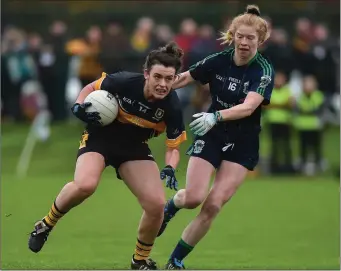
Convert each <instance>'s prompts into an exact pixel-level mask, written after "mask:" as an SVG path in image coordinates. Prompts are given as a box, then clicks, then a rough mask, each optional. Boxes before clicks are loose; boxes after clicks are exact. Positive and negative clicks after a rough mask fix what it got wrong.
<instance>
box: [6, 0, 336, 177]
mask: <svg viewBox="0 0 341 271" xmlns="http://www.w3.org/2000/svg"><path fill="white" fill-rule="evenodd" d="M246 4H248V3H247V2H245V1H227V2H222V1H221V2H210V3H208V2H205V1H177V2H174V3H171V2H168V1H158V2H155V1H154V2H153V1H146V2H143V1H142V2H135V1H29V2H25V1H3V9H2V10H3V14H2V24H1V33H2V41H1V43H2V44H1V45H2V46H1V50H2V54H1V64H2V69H1V79H2V80H1V81H2V85H1V86H2V90H1V114H2V122H3V123H7V122H12V123H17V124H18V125H19V124H20V123H22V122H27V121H32V120H33V119H34V117H35V116H36V115H37V114H38V112H39V111H40V110H42V109H43V108H45V109H47V110H48V111H49V113H50V116H51V120H52V123H57V122H67V121H69V120H70V106H71V105H72V103H73V102H74V101H75V99H76V97H77V95H78V93H79V91H80V90H81V88H82V87H83V86H85V85H86V84H88V83H89V82H92V81H94V80H95V79H96V78H98V77H99V76H100V74H101V72H102V71H105V72H107V73H114V72H116V71H118V70H129V71H135V72H141V71H142V65H143V62H144V58H145V56H146V55H147V54H148V52H149V51H150V50H152V49H154V48H157V47H158V46H162V45H164V44H166V43H167V42H169V41H171V40H175V41H176V42H177V43H178V45H179V46H180V47H181V48H182V49H183V50H184V51H185V58H184V63H183V70H186V69H187V68H188V67H189V66H190V65H191V64H193V63H195V62H197V61H199V60H201V59H203V58H204V57H206V56H208V55H209V54H212V53H214V52H217V51H220V50H224V49H226V47H222V46H220V44H219V42H218V41H217V37H218V35H219V32H220V31H226V29H227V28H228V26H229V24H230V22H231V19H232V18H233V16H235V15H236V14H238V13H240V12H242V11H243V9H244V8H245V6H246ZM257 4H258V5H259V6H260V8H261V12H262V15H263V16H265V18H266V19H267V20H268V22H269V23H270V25H271V29H272V35H271V38H270V39H269V41H267V42H266V43H265V44H264V45H263V46H262V48H261V49H260V51H261V52H262V53H264V55H266V56H267V57H268V58H270V59H271V61H272V63H273V65H274V67H275V70H276V72H277V76H276V79H275V89H276V91H274V93H273V96H272V105H270V106H269V107H268V108H266V109H265V110H264V118H263V121H264V127H265V128H266V131H265V132H263V136H264V137H267V138H268V140H269V141H270V142H269V148H268V153H267V154H266V155H265V154H264V155H262V156H264V157H263V160H262V163H261V166H262V167H263V171H264V172H268V173H269V172H272V173H274V174H276V173H283V172H284V173H290V172H291V173H293V172H297V171H300V172H304V173H305V174H310V175H311V174H315V173H317V172H318V171H324V170H326V169H327V167H328V166H330V163H328V157H325V155H324V148H325V144H324V143H323V142H324V139H325V137H324V134H325V133H328V130H330V126H333V127H334V126H339V102H340V101H339V88H340V35H339V33H340V25H339V1H333V0H321V1H258V2H257ZM177 92H178V94H179V96H180V99H181V103H182V105H183V109H184V112H185V118H186V121H188V120H189V119H190V116H191V114H192V113H193V112H194V111H202V110H206V109H207V107H208V106H209V104H210V97H209V93H208V87H207V86H203V87H200V86H191V87H188V88H186V89H180V90H177ZM308 96H309V97H311V98H306V97H308ZM337 129H338V128H337ZM337 129H336V130H337ZM331 130H333V129H331ZM295 138H297V141H298V145H297V144H296V145H295V146H294V145H293V144H292V142H293V141H294V140H295ZM333 140H335V141H336V140H339V136H337V137H335V139H334V138H333ZM280 144H284V145H285V146H284V147H283V148H282V149H283V151H281V152H279V151H277V150H278V148H277V147H278V146H279V145H280ZM335 144H338V143H337V142H335ZM263 162H264V163H263ZM336 162H337V163H336V164H339V162H338V161H336ZM335 171H338V169H335Z"/></svg>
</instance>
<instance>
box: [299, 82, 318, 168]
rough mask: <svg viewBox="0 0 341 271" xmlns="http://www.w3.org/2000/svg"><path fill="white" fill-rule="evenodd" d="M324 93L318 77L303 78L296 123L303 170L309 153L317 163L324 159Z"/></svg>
mask: <svg viewBox="0 0 341 271" xmlns="http://www.w3.org/2000/svg"><path fill="white" fill-rule="evenodd" d="M323 105H324V95H323V93H322V92H321V91H320V90H318V85H317V81H316V78H315V77H314V76H306V77H304V79H303V92H302V94H301V95H300V96H299V98H298V99H297V101H296V111H297V116H296V117H295V118H294V125H295V128H296V129H297V131H298V134H299V140H300V158H301V170H304V169H306V166H307V162H308V154H309V153H311V154H312V155H313V156H314V160H313V162H315V165H320V163H321V159H322V128H323V122H322V117H321V115H322V110H323Z"/></svg>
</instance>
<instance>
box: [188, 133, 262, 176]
mask: <svg viewBox="0 0 341 271" xmlns="http://www.w3.org/2000/svg"><path fill="white" fill-rule="evenodd" d="M221 138H222V137H221ZM221 138H218V137H215V136H212V135H211V134H210V133H207V134H206V135H204V136H197V137H196V138H195V139H194V142H193V144H192V145H191V146H190V148H189V149H188V151H187V155H190V156H193V157H200V158H202V159H204V160H206V161H207V162H209V163H211V164H212V165H213V166H214V167H215V168H219V166H220V164H221V161H223V160H225V161H230V162H234V163H237V164H239V165H242V166H243V167H245V168H247V169H248V170H251V171H253V170H254V168H255V167H256V165H257V164H258V160H259V136H258V134H255V135H253V134H251V135H250V134H245V135H243V136H240V137H238V139H235V140H233V141H232V140H231V142H229V141H228V140H222V139H221Z"/></svg>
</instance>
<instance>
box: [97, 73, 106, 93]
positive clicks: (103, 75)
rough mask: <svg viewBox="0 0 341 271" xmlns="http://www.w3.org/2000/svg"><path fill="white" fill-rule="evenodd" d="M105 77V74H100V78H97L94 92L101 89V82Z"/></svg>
mask: <svg viewBox="0 0 341 271" xmlns="http://www.w3.org/2000/svg"><path fill="white" fill-rule="evenodd" d="M106 76H107V74H106V73H105V72H102V76H101V78H99V79H97V80H96V81H95V90H100V89H101V85H102V82H103V80H104V78H105V77H106Z"/></svg>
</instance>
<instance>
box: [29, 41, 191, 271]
mask: <svg viewBox="0 0 341 271" xmlns="http://www.w3.org/2000/svg"><path fill="white" fill-rule="evenodd" d="M182 55H183V52H182V50H181V49H179V48H178V47H177V46H176V44H175V43H170V44H168V45H166V46H165V47H162V48H159V49H158V50H154V51H152V52H150V53H149V55H148V56H147V59H146V62H145V70H144V73H143V74H140V73H131V72H118V73H115V74H111V75H108V74H105V73H103V75H102V77H101V78H100V79H98V80H97V81H95V82H93V83H90V84H89V85H87V86H85V87H84V88H83V90H82V91H81V92H80V94H79V97H78V99H77V101H76V103H75V104H74V106H73V107H72V112H73V113H74V115H75V116H76V117H78V118H79V119H81V120H83V121H84V122H86V123H88V126H87V128H86V130H85V131H84V133H83V136H82V139H81V141H80V146H79V150H78V158H77V163H76V169H75V175H74V180H73V181H72V182H69V183H68V184H66V185H65V186H64V187H63V188H62V190H61V192H60V193H59V195H58V196H57V198H56V200H55V202H54V203H53V205H52V207H51V209H50V211H49V212H48V214H47V215H46V216H45V217H44V218H43V219H42V220H40V221H38V222H37V223H36V224H35V228H34V230H33V232H32V233H31V235H30V239H29V248H30V249H31V250H32V251H33V252H39V251H40V250H41V249H42V247H43V245H44V243H45V242H46V240H47V237H48V235H49V234H50V232H51V230H52V229H53V228H54V227H55V225H56V223H57V222H58V220H59V219H61V218H62V217H63V216H64V215H65V214H66V213H67V212H68V211H70V209H72V208H73V207H75V206H77V205H79V204H80V203H82V202H83V201H84V200H85V199H87V198H88V197H90V196H91V195H92V194H93V193H94V192H95V191H96V188H97V186H98V184H99V181H100V178H101V174H102V172H103V170H104V169H105V168H106V166H108V165H111V166H113V167H114V168H115V169H116V171H117V173H118V177H119V178H120V179H122V180H123V181H124V182H125V183H126V185H127V186H128V188H129V189H130V191H131V192H132V193H133V194H134V195H135V196H136V197H137V199H138V201H139V203H140V205H141V207H142V208H143V210H144V212H143V215H142V218H141V221H140V225H139V229H138V237H137V243H136V248H135V253H134V255H133V257H132V261H131V268H132V269H144V270H153V269H156V268H157V267H156V264H155V262H154V261H152V260H151V259H149V255H150V252H151V250H152V247H153V244H154V240H155V238H156V236H157V233H158V231H159V229H160V226H161V223H162V220H163V210H164V206H165V203H166V199H165V194H164V190H163V186H162V183H161V182H160V172H159V169H158V166H157V164H156V163H155V161H154V158H153V155H152V153H151V151H150V149H149V147H148V144H147V143H146V141H147V140H148V139H150V138H152V137H155V136H158V135H159V134H161V133H163V132H164V131H166V133H167V140H166V145H167V147H168V149H167V151H166V165H167V166H166V167H165V168H164V169H163V170H162V172H161V178H164V179H166V180H167V186H170V187H172V188H176V187H174V185H175V184H176V183H177V182H176V179H175V175H174V172H175V170H174V169H175V168H176V166H177V164H178V162H179V159H180V156H179V151H178V146H179V145H180V144H181V143H182V142H183V141H184V140H186V132H185V127H184V123H183V120H182V111H181V108H180V102H179V99H178V96H177V94H176V93H175V92H174V91H172V92H170V90H171V86H172V84H173V82H174V80H175V77H176V74H177V72H178V71H179V69H180V67H181V58H182ZM99 89H101V90H106V91H108V92H109V93H111V95H113V96H114V97H115V98H116V99H117V100H118V102H119V114H118V116H117V118H116V120H115V121H114V122H113V123H111V124H109V125H107V126H104V127H99V126H98V125H97V124H98V121H99V118H100V117H99V114H98V112H92V113H89V112H86V110H85V109H86V107H87V106H89V105H91V104H89V103H84V99H85V97H86V96H87V95H88V94H89V93H91V92H92V91H95V90H99ZM110 218H113V219H120V218H115V216H110ZM103 219H105V218H103ZM75 228H76V227H75ZM94 234H96V232H94Z"/></svg>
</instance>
